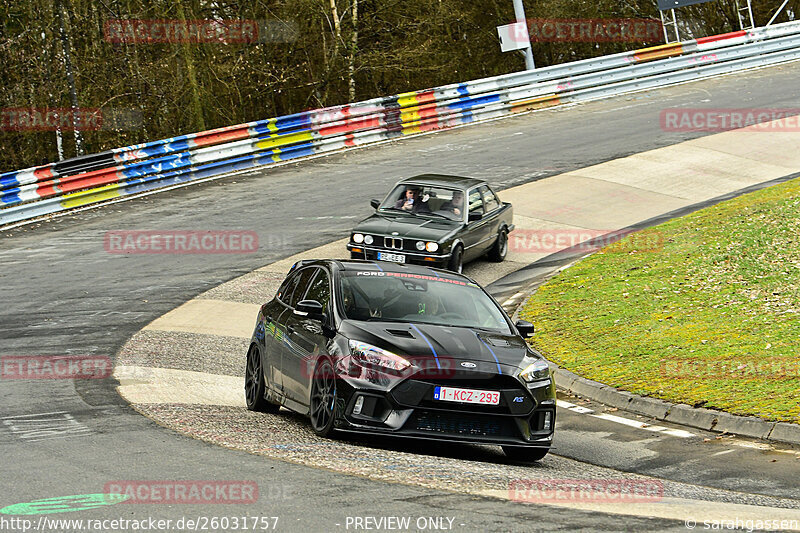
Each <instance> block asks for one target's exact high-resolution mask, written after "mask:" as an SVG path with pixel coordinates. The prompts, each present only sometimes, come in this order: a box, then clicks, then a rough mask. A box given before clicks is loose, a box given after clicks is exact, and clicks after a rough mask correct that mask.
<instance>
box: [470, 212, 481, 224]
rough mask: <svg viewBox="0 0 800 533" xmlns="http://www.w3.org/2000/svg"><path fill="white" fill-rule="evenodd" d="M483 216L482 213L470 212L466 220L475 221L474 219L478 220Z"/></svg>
mask: <svg viewBox="0 0 800 533" xmlns="http://www.w3.org/2000/svg"><path fill="white" fill-rule="evenodd" d="M482 218H483V213H470V214H469V216H468V217H467V221H469V222H475V221H476V220H480V219H482Z"/></svg>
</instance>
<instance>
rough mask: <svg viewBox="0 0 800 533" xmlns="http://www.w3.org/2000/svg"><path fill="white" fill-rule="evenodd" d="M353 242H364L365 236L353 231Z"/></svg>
mask: <svg viewBox="0 0 800 533" xmlns="http://www.w3.org/2000/svg"><path fill="white" fill-rule="evenodd" d="M353 242H355V243H358V244H361V243H362V242H364V236H363V235H362V234H360V233H353Z"/></svg>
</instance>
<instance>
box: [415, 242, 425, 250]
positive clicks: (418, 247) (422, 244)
mask: <svg viewBox="0 0 800 533" xmlns="http://www.w3.org/2000/svg"><path fill="white" fill-rule="evenodd" d="M424 249H425V241H417V250H419V251H420V252H421V251H422V250H424Z"/></svg>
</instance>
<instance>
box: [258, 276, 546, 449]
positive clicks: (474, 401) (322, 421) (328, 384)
mask: <svg viewBox="0 0 800 533" xmlns="http://www.w3.org/2000/svg"><path fill="white" fill-rule="evenodd" d="M532 334H533V326H532V325H531V324H530V323H528V322H524V321H519V322H517V323H516V324H513V323H512V322H511V320H510V319H509V317H508V315H506V313H505V312H504V311H503V309H502V308H501V307H500V306H499V305H498V304H497V302H496V301H495V300H494V299H493V298H492V297H491V296H489V294H487V293H486V292H485V291H484V290H483V289H482V288H481V287H480V286H479V285H478V284H477V283H475V282H474V281H472V280H471V279H469V278H468V277H465V276H462V275H459V274H455V273H452V272H448V271H444V270H438V269H432V268H426V267H420V266H415V265H401V264H393V263H384V262H380V261H356V260H316V261H301V262H298V263H296V264H295V265H294V266H293V267H292V270H291V271H290V273H289V275H288V276H287V277H286V279H285V280H284V282H283V283H282V285H281V286H280V288H279V289H278V292H277V294H276V296H275V298H273V299H272V300H271V301H270V302H268V303H266V304H264V305H263V306H262V307H261V310H260V311H259V313H258V319H257V321H256V327H255V332H254V333H253V336H252V339H251V342H250V348H249V350H248V353H247V365H246V377H245V395H246V398H247V407H248V409H250V410H255V411H272V412H276V411H277V410H278V408H279V407H280V406H284V407H287V408H289V409H291V410H293V411H296V412H298V413H300V414H303V415H306V416H309V417H310V419H311V426H312V428H313V429H314V431H315V432H316V433H317V434H318V435H321V436H329V435H331V434H332V433H334V432H337V431H342V432H360V433H374V434H381V435H396V436H402V437H414V438H423V439H436V440H449V441H459V442H475V443H485V444H497V445H500V446H502V447H503V450H504V451H505V453H506V454H507V455H508V456H509V457H512V458H514V459H517V460H524V461H535V460H539V459H541V458H542V457H544V456H545V455H546V454H547V452H548V450H549V449H550V445H551V443H552V439H553V429H554V425H555V416H556V410H555V408H556V400H555V385H554V383H553V379H552V376H551V374H550V370H549V368H548V364H547V362H546V361H545V360H544V359H543V358H542V356H541V355H539V354H538V353H537V352H535V351H533V350H532V349H531V348H530V347H529V346H528V344H527V343H526V342H525V340H524V337H529V336H530V335H532Z"/></svg>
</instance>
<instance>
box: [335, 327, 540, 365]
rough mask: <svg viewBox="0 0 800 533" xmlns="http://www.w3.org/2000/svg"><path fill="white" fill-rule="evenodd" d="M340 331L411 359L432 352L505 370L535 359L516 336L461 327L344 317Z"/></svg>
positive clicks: (451, 360)
mask: <svg viewBox="0 0 800 533" xmlns="http://www.w3.org/2000/svg"><path fill="white" fill-rule="evenodd" d="M340 332H341V333H342V334H343V335H345V336H346V337H348V338H349V339H353V340H359V341H362V342H367V343H369V344H372V345H374V346H377V347H379V348H381V349H384V350H389V351H391V352H394V353H396V354H398V355H402V356H403V357H405V358H407V359H409V360H412V362H414V361H415V360H420V361H423V362H429V361H430V360H431V358H432V357H434V353H435V357H436V358H438V359H440V360H447V361H448V362H449V363H452V364H455V365H459V366H462V367H463V365H461V364H460V363H462V362H463V363H467V364H468V365H469V363H473V364H475V365H476V366H475V367H476V369H477V370H484V371H491V372H498V371H500V372H501V373H509V370H516V369H518V368H520V367H521V366H522V365H526V366H527V365H528V364H530V363H532V362H533V361H535V360H536V359H537V358H539V356H538V354H536V353H535V352H533V351H531V350H530V349H529V348H528V346H527V344H526V343H525V341H524V340H523V339H522V338H521V337H519V336H517V335H503V334H500V333H490V332H486V331H481V330H473V329H470V328H465V327H454V326H437V325H430V324H420V323H408V322H382V321H374V322H363V321H354V320H345V321H344V322H343V323H342V327H341V329H340ZM500 367H505V368H504V370H501V369H500Z"/></svg>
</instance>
